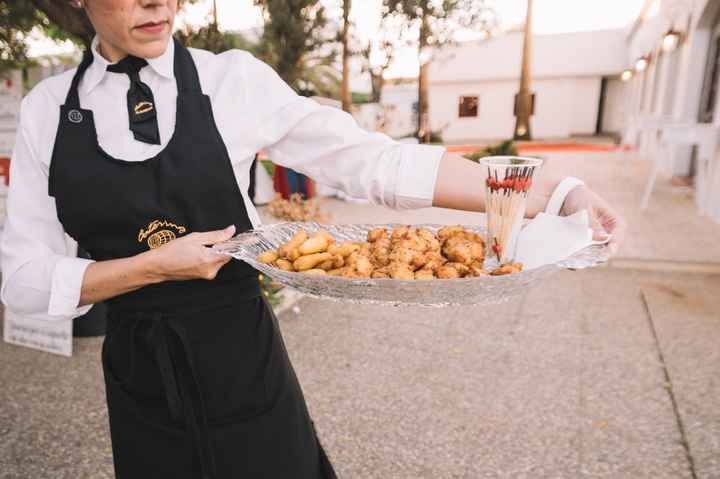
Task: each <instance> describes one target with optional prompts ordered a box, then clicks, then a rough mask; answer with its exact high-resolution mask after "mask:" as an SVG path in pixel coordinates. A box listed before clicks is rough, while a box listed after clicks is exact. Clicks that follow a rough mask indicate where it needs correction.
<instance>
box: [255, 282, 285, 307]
mask: <svg viewBox="0 0 720 479" xmlns="http://www.w3.org/2000/svg"><path fill="white" fill-rule="evenodd" d="M258 280H259V281H260V289H261V290H262V293H263V294H264V295H265V297H266V298H267V300H268V303H270V306H272V307H273V308H277V307H278V306H279V305H280V303H282V300H283V297H282V294H281V291H282V288H283V286H282V285H281V284H278V283H276V282H275V281H273V280H272V278H270V277H268V276H265V275H264V274H260V275H258Z"/></svg>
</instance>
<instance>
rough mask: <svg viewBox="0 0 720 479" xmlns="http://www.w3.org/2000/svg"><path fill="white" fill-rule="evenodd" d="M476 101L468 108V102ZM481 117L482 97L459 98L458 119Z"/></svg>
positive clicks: (467, 96) (465, 96)
mask: <svg viewBox="0 0 720 479" xmlns="http://www.w3.org/2000/svg"><path fill="white" fill-rule="evenodd" d="M472 99H474V101H475V104H474V105H471V106H467V105H466V102H467V101H468V100H471V101H472ZM479 116H480V95H460V98H458V118H478V117H479Z"/></svg>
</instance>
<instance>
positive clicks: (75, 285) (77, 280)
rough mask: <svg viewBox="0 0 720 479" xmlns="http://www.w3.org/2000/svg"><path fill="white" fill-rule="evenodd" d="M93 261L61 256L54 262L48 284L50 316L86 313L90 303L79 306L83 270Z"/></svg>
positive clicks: (75, 315) (90, 306)
mask: <svg viewBox="0 0 720 479" xmlns="http://www.w3.org/2000/svg"><path fill="white" fill-rule="evenodd" d="M93 262H94V261H92V260H89V259H85V258H70V257H66V258H62V259H60V261H58V262H57V263H56V264H55V269H54V270H53V274H52V284H51V286H50V304H49V305H48V314H49V315H50V316H69V317H77V316H82V315H83V314H85V313H87V312H88V311H89V310H90V308H92V305H91V304H89V305H85V306H81V307H79V306H78V304H79V303H80V292H81V291H82V282H83V277H84V276H85V270H86V269H87V267H88V266H90V264H91V263H93Z"/></svg>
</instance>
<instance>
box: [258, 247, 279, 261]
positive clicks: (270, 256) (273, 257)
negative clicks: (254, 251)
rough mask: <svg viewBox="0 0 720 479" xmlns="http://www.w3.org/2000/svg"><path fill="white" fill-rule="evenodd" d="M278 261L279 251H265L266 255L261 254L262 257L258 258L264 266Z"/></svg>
mask: <svg viewBox="0 0 720 479" xmlns="http://www.w3.org/2000/svg"><path fill="white" fill-rule="evenodd" d="M277 259H278V254H277V251H275V250H270V251H265V252H264V253H260V256H258V261H259V262H261V263H264V264H272V263H274V262H275V261H277Z"/></svg>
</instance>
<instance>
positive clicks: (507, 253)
mask: <svg viewBox="0 0 720 479" xmlns="http://www.w3.org/2000/svg"><path fill="white" fill-rule="evenodd" d="M480 164H481V165H483V166H484V167H485V168H487V175H488V177H487V180H486V182H485V210H486V213H487V245H486V254H487V258H486V259H487V260H489V262H490V263H491V264H496V265H503V264H508V263H512V262H513V261H514V260H515V254H516V250H517V241H518V236H519V235H520V229H521V228H522V225H523V219H524V218H525V208H526V207H527V198H528V196H529V195H530V190H531V188H532V185H533V182H534V181H535V179H536V175H537V174H538V172H539V171H540V168H541V167H542V164H543V160H540V159H538V158H523V157H519V156H488V157H486V158H482V159H481V160H480Z"/></svg>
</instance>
